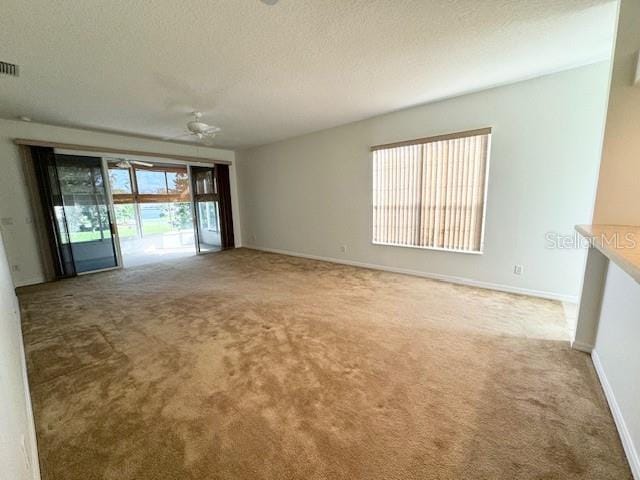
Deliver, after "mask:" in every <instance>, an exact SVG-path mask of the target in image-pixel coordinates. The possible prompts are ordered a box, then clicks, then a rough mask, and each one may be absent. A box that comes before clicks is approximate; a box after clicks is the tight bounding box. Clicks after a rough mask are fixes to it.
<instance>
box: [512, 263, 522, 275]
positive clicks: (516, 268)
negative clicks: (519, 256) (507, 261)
mask: <svg viewBox="0 0 640 480" xmlns="http://www.w3.org/2000/svg"><path fill="white" fill-rule="evenodd" d="M523 271H524V268H523V267H522V265H518V264H516V265H514V266H513V273H514V275H522V272H523Z"/></svg>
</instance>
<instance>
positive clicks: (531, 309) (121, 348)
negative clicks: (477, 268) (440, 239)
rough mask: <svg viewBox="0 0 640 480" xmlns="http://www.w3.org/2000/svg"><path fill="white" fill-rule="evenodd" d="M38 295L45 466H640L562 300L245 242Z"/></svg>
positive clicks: (583, 474) (392, 472)
mask: <svg viewBox="0 0 640 480" xmlns="http://www.w3.org/2000/svg"><path fill="white" fill-rule="evenodd" d="M20 301H21V305H22V309H23V322H24V334H25V342H26V349H27V357H28V366H29V375H30V382H31V388H32V395H33V401H34V408H35V415H36V423H37V431H38V443H39V449H40V461H41V465H42V470H43V478H44V479H48V480H53V479H55V480H90V479H108V480H128V479H136V480H147V479H198V480H201V479H304V480H313V479H363V480H376V479H380V480H382V479H385V480H392V479H402V480H408V479H416V480H417V479H421V480H424V479H496V478H504V479H514V478H518V479H519V478H531V479H534V478H535V479H578V478H579V479H616V480H619V479H629V478H631V475H630V472H629V469H628V467H627V464H626V462H625V459H624V454H623V451H622V448H621V446H620V442H619V440H618V436H617V434H616V431H615V428H614V424H613V421H612V418H611V415H610V413H609V410H608V408H607V404H606V401H605V399H604V397H603V394H602V391H601V388H600V385H599V383H598V380H597V378H596V375H595V373H594V370H593V367H592V364H591V362H590V359H589V357H588V356H587V355H585V354H582V353H580V352H576V351H572V350H570V349H569V347H568V344H567V342H566V333H565V332H566V325H565V321H564V318H563V312H562V306H561V305H560V304H558V303H556V302H551V301H545V300H539V299H533V298H528V297H523V296H517V295H510V294H503V293H498V292H491V291H486V290H480V289H474V288H468V287H462V286H455V285H450V284H447V283H440V282H435V281H429V280H425V279H420V278H414V277H410V276H403V275H395V274H390V273H384V272H378V271H373V270H366V269H359V268H352V267H346V266H339V265H333V264H330V263H322V262H316V261H310V260H303V259H297V258H293V257H286V256H281V255H273V254H267V253H260V252H255V251H251V250H246V249H240V250H235V251H227V252H223V253H219V254H213V255H209V256H202V257H193V258H190V259H185V260H178V261H174V262H171V263H166V264H163V265H157V266H146V267H139V268H135V269H130V270H125V271H116V272H110V273H102V274H95V275H90V276H85V277H80V278H76V279H73V280H67V281H62V282H58V283H56V284H50V285H46V286H39V287H30V288H27V289H23V290H22V291H21V293H20Z"/></svg>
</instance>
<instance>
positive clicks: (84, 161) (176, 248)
mask: <svg viewBox="0 0 640 480" xmlns="http://www.w3.org/2000/svg"><path fill="white" fill-rule="evenodd" d="M91 153H93V152H92V151H88V152H85V151H80V150H79V149H78V150H75V149H70V148H69V149H63V148H60V149H59V148H56V147H50V146H40V145H34V146H29V147H28V149H25V150H24V155H25V166H26V167H25V172H26V176H27V179H28V184H29V185H30V190H31V191H30V193H31V195H32V199H33V201H34V205H39V206H40V211H39V212H38V213H37V214H36V213H35V212H34V215H37V221H36V222H35V224H36V230H37V232H38V239H39V245H40V253H41V255H40V256H41V261H42V265H43V271H44V272H45V278H46V279H47V280H56V279H60V278H67V277H73V276H76V275H80V274H84V273H90V272H96V271H102V270H109V269H114V268H122V267H134V266H139V265H145V264H150V263H157V262H160V261H164V260H169V259H178V258H182V257H188V256H193V255H196V254H202V253H209V252H215V251H219V250H223V249H226V248H233V247H234V245H235V244H234V235H233V215H232V212H231V185H230V181H229V166H228V165H227V164H222V163H215V164H213V163H212V164H207V163H205V162H202V163H199V162H198V163H195V162H192V161H189V160H187V159H170V158H167V159H165V158H164V157H151V156H142V155H133V154H132V155H131V156H128V155H127V154H125V153H124V152H123V155H124V156H123V157H120V156H119V155H118V158H116V157H113V156H111V155H109V154H106V155H101V154H99V153H98V154H95V155H92V154H91Z"/></svg>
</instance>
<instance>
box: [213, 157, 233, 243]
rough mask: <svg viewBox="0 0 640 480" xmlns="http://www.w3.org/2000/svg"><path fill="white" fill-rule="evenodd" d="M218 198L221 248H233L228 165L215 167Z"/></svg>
mask: <svg viewBox="0 0 640 480" xmlns="http://www.w3.org/2000/svg"><path fill="white" fill-rule="evenodd" d="M215 172H216V177H217V178H216V179H217V183H218V196H219V198H220V223H221V226H222V233H221V237H222V238H221V240H222V248H233V247H235V242H234V239H233V216H232V215H231V184H230V183H229V165H216V167H215Z"/></svg>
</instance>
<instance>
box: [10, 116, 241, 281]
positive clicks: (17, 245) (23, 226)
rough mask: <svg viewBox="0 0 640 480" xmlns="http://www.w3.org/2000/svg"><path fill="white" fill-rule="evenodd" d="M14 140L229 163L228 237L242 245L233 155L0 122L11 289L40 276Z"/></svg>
mask: <svg viewBox="0 0 640 480" xmlns="http://www.w3.org/2000/svg"><path fill="white" fill-rule="evenodd" d="M15 138H28V139H34V140H46V141H54V142H62V143H72V144H78V145H87V146H96V147H107V148H122V149H129V150H136V151H146V152H154V153H166V154H176V155H190V156H197V157H203V158H210V159H212V160H225V161H230V162H232V165H231V166H230V168H229V175H230V181H231V202H232V210H233V217H234V219H233V220H234V233H235V237H236V245H240V244H241V243H242V238H241V231H240V230H241V229H240V218H239V208H238V192H237V182H236V173H235V153H234V152H233V151H231V150H221V149H213V148H205V147H199V146H196V145H193V146H191V145H179V144H175V143H168V142H162V141H157V140H148V139H142V138H137V137H130V136H124V135H113V134H107V133H98V132H92V131H88V130H79V129H71V128H62V127H53V126H50V125H42V124H37V123H25V122H18V121H12V120H1V119H0V219H11V221H12V222H13V224H12V225H6V224H3V222H2V220H0V228H1V229H2V231H3V233H4V236H5V242H6V249H7V255H8V257H9V264H10V265H17V266H18V268H19V271H13V272H12V277H13V281H14V283H15V285H17V286H21V285H28V284H32V283H39V282H42V281H43V278H44V277H43V274H42V268H41V266H40V260H39V257H38V255H37V252H38V245H37V241H36V237H35V232H34V229H33V225H32V224H31V223H30V221H31V217H32V214H31V209H30V204H29V197H28V192H27V189H26V184H25V181H24V175H23V171H22V160H21V158H20V154H19V151H18V147H17V146H16V145H14V143H13V140H14V139H15ZM4 223H7V222H6V220H5V221H4Z"/></svg>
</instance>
